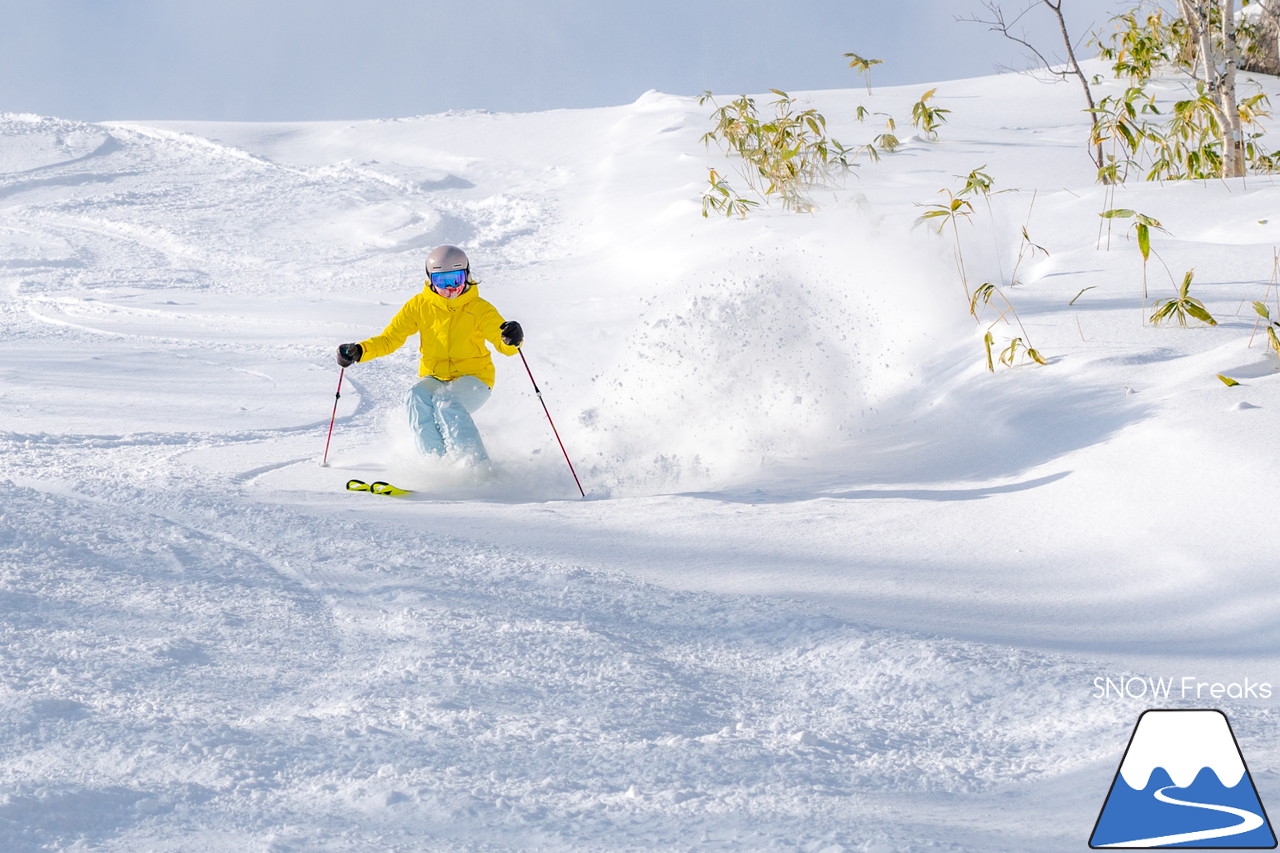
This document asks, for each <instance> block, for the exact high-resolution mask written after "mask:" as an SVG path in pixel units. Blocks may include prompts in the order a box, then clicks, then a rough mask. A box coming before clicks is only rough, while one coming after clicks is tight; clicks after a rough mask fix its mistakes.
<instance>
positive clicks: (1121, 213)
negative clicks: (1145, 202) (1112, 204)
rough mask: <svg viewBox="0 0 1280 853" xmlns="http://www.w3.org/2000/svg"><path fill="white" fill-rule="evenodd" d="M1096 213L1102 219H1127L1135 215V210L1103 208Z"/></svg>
mask: <svg viewBox="0 0 1280 853" xmlns="http://www.w3.org/2000/svg"><path fill="white" fill-rule="evenodd" d="M1098 215H1099V216H1101V217H1102V218H1103V219H1128V218H1129V217H1130V216H1134V215H1135V211H1132V210H1127V209H1125V208H1116V209H1115V210H1104V211H1102V213H1100V214H1098Z"/></svg>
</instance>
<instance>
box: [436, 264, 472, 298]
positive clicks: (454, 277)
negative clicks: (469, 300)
mask: <svg viewBox="0 0 1280 853" xmlns="http://www.w3.org/2000/svg"><path fill="white" fill-rule="evenodd" d="M428 275H429V277H430V278H431V287H432V288H433V289H435V291H436V292H437V293H439V294H440V295H441V296H447V297H450V298H452V297H454V296H457V295H458V294H459V293H461V292H462V290H463V288H465V287H466V286H467V271H466V270H447V271H445V272H433V273H428Z"/></svg>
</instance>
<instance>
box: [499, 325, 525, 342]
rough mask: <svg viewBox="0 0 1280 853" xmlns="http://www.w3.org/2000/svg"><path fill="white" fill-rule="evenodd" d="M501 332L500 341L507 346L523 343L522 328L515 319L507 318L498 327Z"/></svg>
mask: <svg viewBox="0 0 1280 853" xmlns="http://www.w3.org/2000/svg"><path fill="white" fill-rule="evenodd" d="M498 331H500V332H502V342H503V343H504V344H506V345H507V346H509V347H518V346H520V344H522V343H524V329H522V328H520V324H519V323H517V322H516V321H515V320H508V321H507V322H505V323H503V324H502V325H501V326H499V327H498Z"/></svg>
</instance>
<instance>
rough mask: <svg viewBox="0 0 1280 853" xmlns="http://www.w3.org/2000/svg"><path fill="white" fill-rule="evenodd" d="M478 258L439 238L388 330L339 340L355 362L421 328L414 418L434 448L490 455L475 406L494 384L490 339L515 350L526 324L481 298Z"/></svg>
mask: <svg viewBox="0 0 1280 853" xmlns="http://www.w3.org/2000/svg"><path fill="white" fill-rule="evenodd" d="M477 284H478V282H477V281H476V280H475V279H474V278H472V277H471V262H470V260H469V259H468V258H467V255H466V253H465V252H463V251H462V250H461V249H459V248H458V247H457V246H437V247H436V248H435V249H432V250H431V254H429V255H427V281H426V284H425V286H424V287H423V290H422V292H421V293H418V294H416V295H415V296H413V297H412V298H411V299H410V300H409V301H408V302H406V303H405V304H404V307H402V308H401V309H400V310H399V311H398V312H397V313H396V315H395V317H393V318H392V319H391V322H390V324H388V326H387V328H386V329H385V330H383V332H382V334H380V335H378V336H376V337H373V338H369V339H368V340H366V341H361V342H360V343H351V344H342V345H340V346H339V347H338V365H339V366H341V367H344V368H346V367H350V366H351V365H353V364H356V363H357V362H364V361H370V360H372V359H375V358H380V357H381V356H384V355H389V354H390V353H393V352H395V351H396V350H398V349H399V348H400V347H401V345H403V344H404V342H405V339H406V338H408V337H409V336H410V335H413V334H417V335H418V336H419V345H418V349H419V351H420V352H421V354H422V357H421V359H420V361H419V363H418V376H419V377H420V378H419V379H418V382H417V384H415V385H414V386H413V387H412V388H410V389H409V393H408V394H407V395H406V396H405V406H406V408H407V409H408V413H409V426H410V427H411V428H412V430H413V435H414V440H415V443H416V444H417V447H418V450H419V451H420V452H421V453H422V454H423V455H426V456H444V455H445V454H446V453H448V454H450V455H453V456H456V457H458V458H460V459H466V460H469V461H471V462H475V463H483V462H485V461H487V460H488V458H489V456H488V454H487V453H486V452H485V449H484V443H483V442H481V440H480V433H479V431H478V430H477V429H476V425H475V423H474V422H473V421H472V420H471V413H472V412H474V411H475V410H476V409H478V408H480V407H481V406H482V405H484V403H485V401H486V400H488V399H489V394H490V393H491V391H492V389H493V382H494V368H493V358H492V357H491V356H490V354H489V348H488V346H486V342H487V343H489V344H492V345H493V348H494V349H496V350H497V351H498V352H500V353H502V354H503V355H508V356H511V355H515V354H516V352H517V351H518V350H519V349H520V344H521V343H523V342H524V331H523V330H522V329H521V328H520V324H519V323H517V322H514V321H508V320H504V319H503V318H502V315H501V314H499V313H498V309H496V308H494V307H493V306H492V305H490V304H489V303H488V302H486V301H485V300H483V299H481V298H480V294H479V292H478V290H477V289H476V285H477Z"/></svg>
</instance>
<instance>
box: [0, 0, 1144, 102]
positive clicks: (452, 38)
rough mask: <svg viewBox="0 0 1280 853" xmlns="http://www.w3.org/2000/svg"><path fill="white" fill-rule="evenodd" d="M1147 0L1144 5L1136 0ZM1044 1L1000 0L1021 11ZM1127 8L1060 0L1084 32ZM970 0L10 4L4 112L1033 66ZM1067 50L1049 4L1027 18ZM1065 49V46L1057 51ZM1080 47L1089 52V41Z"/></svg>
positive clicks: (515, 92) (121, 0) (485, 95)
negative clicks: (854, 56) (981, 20)
mask: <svg viewBox="0 0 1280 853" xmlns="http://www.w3.org/2000/svg"><path fill="white" fill-rule="evenodd" d="M1134 2H1136V0H1134ZM1036 3H1038V0H1001V4H1002V5H1003V6H1004V8H1005V9H1006V11H1007V12H1009V13H1016V12H1019V11H1021V10H1022V9H1024V8H1026V7H1027V6H1028V5H1032V4H1036ZM1129 5H1132V3H1124V2H1118V1H1117V0H1063V9H1064V11H1065V12H1066V13H1067V16H1068V21H1069V23H1071V25H1072V27H1073V29H1074V30H1076V31H1077V32H1078V33H1080V34H1083V33H1085V32H1086V31H1088V30H1089V29H1091V28H1093V27H1098V26H1102V25H1103V24H1104V23H1105V22H1106V20H1107V19H1108V18H1109V17H1110V14H1111V13H1112V12H1114V11H1115V10H1117V9H1119V8H1127V6H1129ZM983 11H984V10H983V9H982V7H981V3H980V2H979V0H634V2H631V1H630V0H629V1H628V2H618V0H0V112H35V113H43V114H46V115H55V116H59V117H63V118H74V119H87V120H104V119H210V120H244V121H266V120H273V119H274V120H318V119H357V118H390V117H395V116H408V115H419V114H423V113H435V112H442V111H445V110H449V109H488V110H495V111H531V110H544V109H552V108H557V107H593V106H607V105H615V104H624V103H629V102H631V101H633V100H635V99H636V98H637V97H638V96H639V95H640V94H642V93H643V92H644V91H646V90H647V89H659V90H661V91H664V92H672V93H677V94H690V95H691V94H698V93H700V92H702V91H703V90H706V89H710V90H712V91H714V92H716V93H719V94H738V93H742V92H760V91H764V90H766V89H769V88H780V89H787V90H803V89H828V88H848V87H853V86H858V85H860V84H861V82H860V78H859V77H858V75H857V74H856V73H855V72H854V71H852V70H850V69H849V68H848V62H847V60H845V59H844V58H843V54H844V53H845V52H848V51H855V52H857V53H859V54H862V55H864V56H870V57H875V58H878V59H883V60H885V64H883V65H880V66H877V67H876V69H875V70H874V72H873V74H874V77H873V82H878V83H884V84H895V83H921V82H930V81H935V80H937V81H941V80H947V79H954V78H958V77H972V76H978V75H982V74H989V73H992V72H993V71H994V70H995V67H996V66H997V65H1001V64H1003V65H1014V66H1018V67H1022V66H1023V65H1025V60H1024V59H1023V58H1022V52H1021V51H1020V49H1019V48H1017V47H1016V46H1014V45H1012V44H1011V43H1009V42H1007V41H1006V40H1004V39H1002V38H1000V37H998V36H996V35H993V34H990V33H988V32H986V30H985V29H984V28H982V27H980V26H976V25H974V24H962V23H956V21H955V20H954V19H955V17H956V16H957V15H967V14H972V13H974V12H983ZM1026 21H1027V23H1028V25H1029V26H1030V27H1031V29H1032V32H1033V34H1036V37H1037V38H1038V39H1040V40H1041V41H1042V42H1043V43H1044V44H1046V45H1048V46H1050V47H1051V48H1056V47H1057V46H1058V45H1059V44H1060V40H1059V39H1058V37H1057V35H1056V31H1055V30H1052V29H1049V24H1050V22H1051V19H1050V17H1049V13H1048V11H1047V10H1045V9H1042V8H1037V9H1035V10H1033V12H1032V14H1030V15H1028V16H1027V18H1026ZM1059 52H1060V51H1059ZM1088 53H1089V54H1090V55H1092V53H1093V51H1092V50H1089V51H1088Z"/></svg>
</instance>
